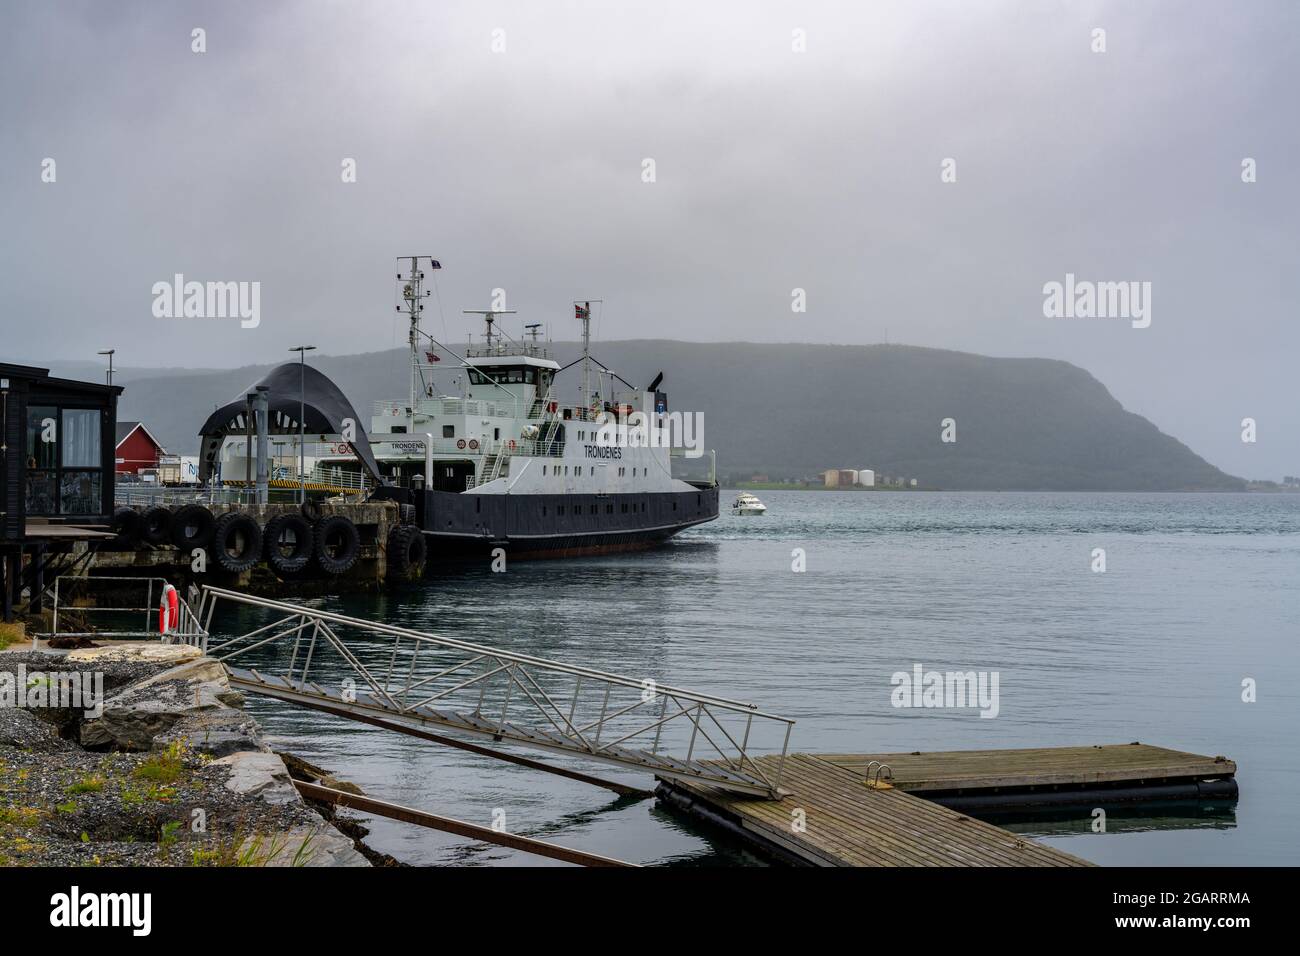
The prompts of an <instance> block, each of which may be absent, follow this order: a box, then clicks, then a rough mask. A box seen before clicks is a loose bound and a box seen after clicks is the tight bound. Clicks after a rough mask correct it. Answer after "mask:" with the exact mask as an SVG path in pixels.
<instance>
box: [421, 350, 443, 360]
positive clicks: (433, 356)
mask: <svg viewBox="0 0 1300 956" xmlns="http://www.w3.org/2000/svg"><path fill="white" fill-rule="evenodd" d="M424 356H425V358H427V359H428V360H429V362H430V363H433V362H441V361H442V359H440V358H438V356H437V355H436V354H434V353H433V352H425V353H424Z"/></svg>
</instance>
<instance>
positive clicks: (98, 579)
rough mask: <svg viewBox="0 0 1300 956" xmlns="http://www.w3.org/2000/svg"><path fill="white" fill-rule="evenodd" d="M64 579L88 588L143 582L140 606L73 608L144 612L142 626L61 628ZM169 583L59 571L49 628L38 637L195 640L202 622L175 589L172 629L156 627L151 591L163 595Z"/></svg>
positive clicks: (93, 611)
mask: <svg viewBox="0 0 1300 956" xmlns="http://www.w3.org/2000/svg"><path fill="white" fill-rule="evenodd" d="M65 580H67V581H69V582H70V583H73V582H75V583H76V584H79V585H82V586H84V587H85V588H86V589H87V590H90V589H91V587H92V586H93V585H96V584H101V583H106V582H113V583H114V584H116V585H125V586H127V587H130V586H132V585H136V586H142V587H144V588H145V589H146V596H145V601H144V605H143V606H138V605H132V606H130V607H112V606H103V605H99V604H92V605H73V609H74V610H75V611H77V613H79V614H132V615H134V614H140V613H143V614H144V616H145V621H144V628H143V629H141V630H138V631H136V630H127V631H103V630H86V631H60V630H59V614H60V612H61V611H62V609H63V597H62V594H61V590H62V586H63V582H64V581H65ZM168 583H170V582H168V581H167V579H166V578H162V577H132V576H124V575H107V574H96V575H94V576H93V577H89V576H82V575H75V574H73V575H69V574H61V575H59V576H58V577H57V578H55V579H54V608H53V614H52V616H51V619H50V630H49V631H48V632H44V633H41V634H38V635H37V637H43V638H47V639H48V638H51V637H140V638H159V637H160V638H162V639H163V642H164V643H169V642H170V641H172V640H175V639H179V640H180V641H181V642H182V643H185V644H198V643H201V641H202V639H203V638H205V637H206V635H205V634H203V631H202V626H201V625H200V623H199V617H198V614H197V613H196V612H195V611H194V610H193V609H192V608H191V607H190V606H189V604H188V602H186V600H185V598H183V597H181V595H180V590H179V589H177V594H176V604H177V621H176V627H175V629H173V630H170V631H167V632H166V633H163V632H161V631H159V630H158V627H157V623H156V618H155V615H156V614H157V613H158V605H156V604H154V603H153V601H154V595H155V594H156V595H158V596H159V597H160V598H161V597H162V594H163V590H164V588H165V587H166V586H167V584H168Z"/></svg>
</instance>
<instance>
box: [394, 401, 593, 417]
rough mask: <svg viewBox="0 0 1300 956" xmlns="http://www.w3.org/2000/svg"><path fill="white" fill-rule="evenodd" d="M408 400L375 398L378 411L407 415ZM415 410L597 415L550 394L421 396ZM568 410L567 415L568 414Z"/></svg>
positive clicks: (432, 413) (491, 414) (423, 412)
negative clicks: (535, 396) (524, 396)
mask: <svg viewBox="0 0 1300 956" xmlns="http://www.w3.org/2000/svg"><path fill="white" fill-rule="evenodd" d="M409 407H410V406H408V405H407V404H406V402H391V401H390V402H375V403H374V406H373V412H374V414H375V415H381V416H388V417H394V418H406V417H407V416H408V415H409V414H410V413H409V412H408V411H407V409H408V408H409ZM415 410H416V412H417V413H418V414H420V415H429V416H433V417H448V418H460V417H466V416H468V417H470V418H476V417H477V418H522V419H525V420H527V421H531V422H541V421H550V420H552V419H554V420H559V421H565V422H590V421H594V420H595V415H594V414H593V413H591V412H590V410H588V409H584V408H582V407H580V406H577V405H561V404H560V403H558V402H556V401H555V400H554V399H551V398H543V399H540V400H538V399H533V400H531V401H514V400H512V399H508V398H503V399H494V398H422V399H417V400H416V403H415ZM565 413H567V414H568V416H569V417H568V418H565V417H564V416H565Z"/></svg>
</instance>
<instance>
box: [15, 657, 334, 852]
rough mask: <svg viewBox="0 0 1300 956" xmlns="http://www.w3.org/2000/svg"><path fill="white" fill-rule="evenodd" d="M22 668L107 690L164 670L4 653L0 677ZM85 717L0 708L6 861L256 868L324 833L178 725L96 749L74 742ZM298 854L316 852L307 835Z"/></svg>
mask: <svg viewBox="0 0 1300 956" xmlns="http://www.w3.org/2000/svg"><path fill="white" fill-rule="evenodd" d="M20 664H25V665H26V666H27V669H28V671H29V673H30V672H32V671H50V670H70V669H80V670H95V671H98V672H101V673H103V674H104V684H105V695H106V696H108V697H111V696H112V695H113V693H114V691H115V690H117V689H121V688H123V687H126V686H127V685H129V684H131V683H133V682H135V681H137V680H141V679H143V678H146V677H149V676H152V675H153V674H155V673H158V672H159V671H161V670H163V669H165V668H163V667H160V666H158V665H155V664H142V663H136V662H109V661H99V662H94V663H93V664H90V663H87V664H77V663H73V662H68V661H65V660H62V659H61V658H58V657H52V656H50V655H46V654H39V653H6V654H0V672H3V671H8V672H10V673H16V672H17V668H18V666H19V665H20ZM155 686H158V687H165V686H166V685H165V684H160V685H155ZM80 719H81V715H80V713H79V712H78V713H74V712H70V711H55V710H39V711H33V710H24V709H16V708H12V707H0V865H35V866H81V865H106V866H109V865H118V866H120V865H145V866H157V865H179V866H189V865H258V864H259V863H263V862H265V861H266V859H267V858H269V857H272V856H275V857H277V858H283V857H284V856H285V855H286V854H287V855H288V856H289V858H290V859H292V858H293V857H294V856H295V855H297V854H298V851H299V849H300V847H298V846H296V845H295V844H294V842H293V841H297V843H299V844H300V843H302V842H303V840H304V834H306V833H309V832H315V831H320V830H322V829H324V828H326V825H325V824H324V823H323V821H322V819H321V817H320V815H318V814H317V813H315V812H314V811H312V810H311V809H310V808H308V807H307V806H306V805H304V804H303V803H301V802H300V801H298V800H297V799H296V798H295V799H291V800H287V801H280V800H272V799H266V798H264V796H265V795H264V794H259V793H242V794H241V793H237V792H235V791H234V790H232V789H230V788H228V787H227V782H228V781H229V780H230V779H231V776H232V771H231V769H230V767H228V766H226V765H223V764H219V763H216V762H214V759H213V755H211V754H208V753H204V752H203V751H202V749H201V746H200V747H194V746H190V745H188V744H187V743H186V738H185V734H184V726H183V724H182V725H178V726H177V727H175V728H173V730H172V731H171V732H169V733H168V734H167V738H168V739H169V740H170V741H172V742H171V743H162V742H158V743H157V744H156V745H155V749H154V750H153V751H151V752H147V753H130V752H96V751H92V750H87V749H85V748H83V747H81V746H80V744H78V743H77V742H76V740H77V728H78V724H79V721H80ZM196 736H197V735H196ZM289 831H295V834H296V835H295V836H290V835H289ZM332 832H333V831H331V833H332ZM334 836H335V837H337V834H334ZM302 849H304V851H305V852H304V854H303V855H304V856H306V855H310V853H311V844H310V841H308V844H307V846H306V847H305V848H302Z"/></svg>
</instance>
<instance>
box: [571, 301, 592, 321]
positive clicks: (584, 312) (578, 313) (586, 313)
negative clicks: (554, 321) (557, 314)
mask: <svg viewBox="0 0 1300 956" xmlns="http://www.w3.org/2000/svg"><path fill="white" fill-rule="evenodd" d="M590 316H591V303H590V302H588V303H586V304H584V305H578V304H577V303H576V302H575V303H574V305H573V317H574V318H575V319H585V318H588V317H590Z"/></svg>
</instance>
